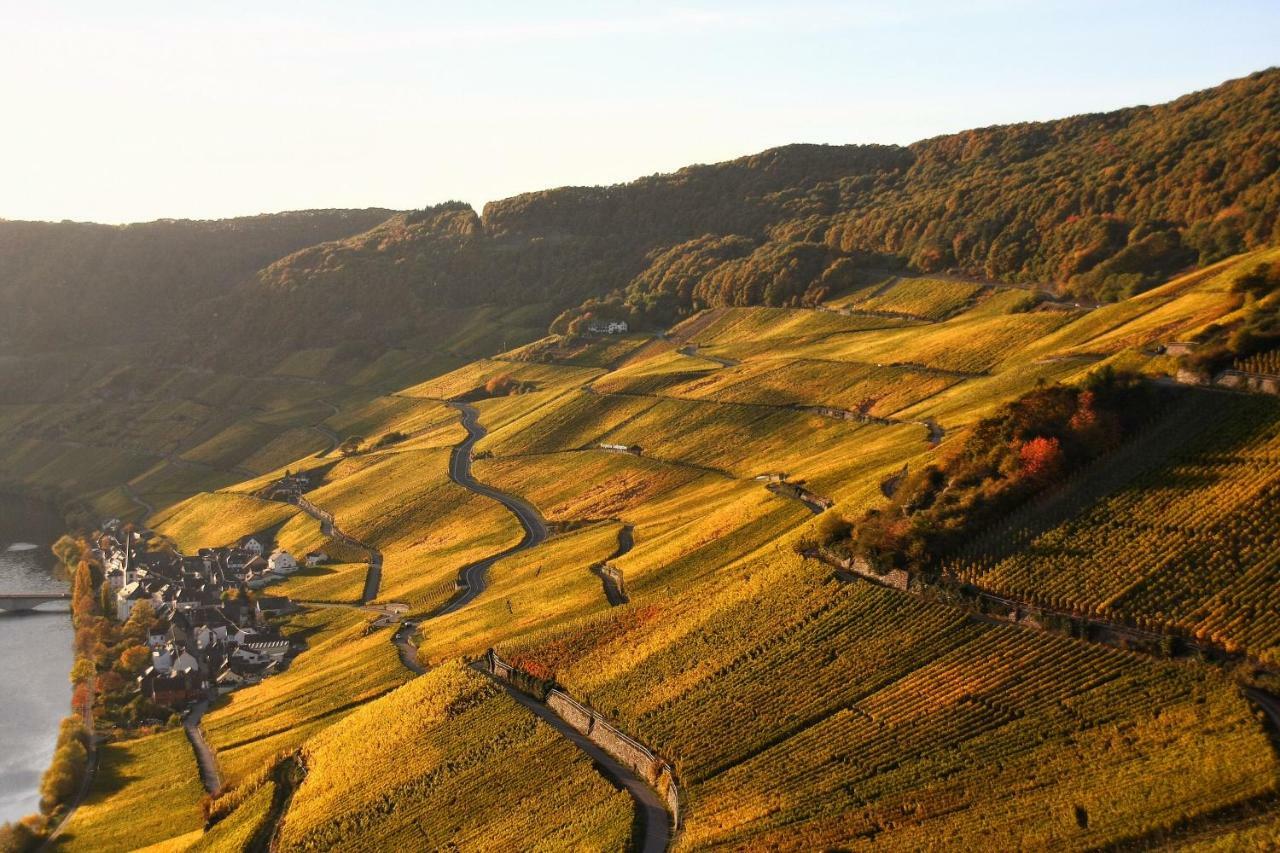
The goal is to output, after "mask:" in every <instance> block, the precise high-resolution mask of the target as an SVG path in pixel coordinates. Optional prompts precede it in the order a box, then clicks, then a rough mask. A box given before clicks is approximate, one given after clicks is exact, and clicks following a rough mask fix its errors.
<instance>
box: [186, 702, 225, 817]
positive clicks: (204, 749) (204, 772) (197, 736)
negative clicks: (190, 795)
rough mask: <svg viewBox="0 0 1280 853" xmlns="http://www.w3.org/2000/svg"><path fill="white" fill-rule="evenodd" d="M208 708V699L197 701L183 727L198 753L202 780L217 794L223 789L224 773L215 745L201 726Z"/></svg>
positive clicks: (210, 790)
mask: <svg viewBox="0 0 1280 853" xmlns="http://www.w3.org/2000/svg"><path fill="white" fill-rule="evenodd" d="M208 710H209V703H208V702H207V701H201V702H197V703H196V704H195V705H193V706H192V707H191V710H190V711H189V712H188V713H187V715H186V717H184V718H183V720H182V728H184V729H185V730H186V732H187V740H189V741H191V749H192V751H193V752H195V754H196V764H197V765H199V767H200V781H201V782H203V783H204V789H205V790H206V791H208V792H209V793H210V794H216V793H218V792H219V791H221V790H222V775H221V774H220V773H218V757H217V756H216V755H214V752H213V747H211V746H210V745H209V741H208V740H207V739H206V738H205V736H204V729H202V728H200V720H201V719H203V718H204V714H205V711H208Z"/></svg>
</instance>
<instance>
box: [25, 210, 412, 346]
mask: <svg viewBox="0 0 1280 853" xmlns="http://www.w3.org/2000/svg"><path fill="white" fill-rule="evenodd" d="M390 215H391V211H389V210H378V209H368V210H305V211H296V212H292V213H278V214H268V215H262V216H248V217H242V218H239V219H223V220H217V221H206V222H199V221H190V220H161V221H158V222H145V223H138V224H134V225H120V226H115V225H96V224H93V223H82V222H18V221H9V220H0V350H2V351H5V352H13V351H15V350H28V349H32V348H38V349H47V348H55V349H67V348H72V349H74V348H78V347H83V346H85V345H86V344H87V345H90V346H91V345H93V344H95V343H97V342H98V341H101V340H113V341H114V342H116V343H124V342H130V341H133V342H138V343H155V342H157V341H163V340H164V339H165V338H167V337H169V336H171V335H173V334H174V333H175V325H176V324H180V323H186V322H188V321H189V320H190V319H191V318H192V316H193V312H197V311H203V310H204V309H203V307H202V305H201V304H202V303H203V302H205V301H207V300H210V299H213V298H214V297H217V296H221V295H223V294H225V293H226V292H228V291H229V290H231V289H232V288H233V287H234V286H235V285H236V284H238V283H240V281H241V280H242V279H244V278H245V277H248V276H251V275H252V274H253V273H254V272H255V271H256V270H258V269H259V268H261V267H263V266H265V265H266V264H268V263H270V262H271V261H273V260H276V259H277V258H280V257H281V256H283V255H287V254H289V253H291V252H293V251H295V250H297V249H300V248H302V247H304V246H310V245H312V244H314V243H319V242H323V241H326V240H336V239H340V238H343V237H348V236H350V235H352V234H356V233H359V232H361V231H364V230H366V229H368V228H370V227H372V226H374V225H376V224H377V223H379V222H382V221H383V220H385V219H386V218H387V217H388V216H390ZM201 319H202V322H203V323H204V324H205V325H204V328H206V329H207V328H208V325H207V324H208V323H209V322H210V321H211V320H212V321H217V320H220V319H224V318H219V317H216V316H213V317H210V316H208V315H207V314H206V315H203V316H202V318H201Z"/></svg>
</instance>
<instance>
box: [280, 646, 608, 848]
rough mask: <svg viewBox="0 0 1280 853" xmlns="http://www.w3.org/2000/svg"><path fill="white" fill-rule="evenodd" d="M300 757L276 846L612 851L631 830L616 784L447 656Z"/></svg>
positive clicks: (316, 741)
mask: <svg viewBox="0 0 1280 853" xmlns="http://www.w3.org/2000/svg"><path fill="white" fill-rule="evenodd" d="M513 755H519V756H520V757H521V758H520V760H519V761H518V762H512V761H511V756H513ZM302 760H303V762H304V764H305V765H306V767H307V776H306V779H305V780H304V781H303V782H302V784H301V785H300V786H299V787H298V790H297V791H296V792H295V794H294V797H293V801H292V803H291V804H290V807H289V813H288V815H287V816H286V818H285V820H284V823H283V825H282V828H281V835H280V849H282V850H327V849H333V848H334V847H335V846H341V847H343V848H344V849H353V850H385V849H388V848H399V849H411V848H418V847H423V846H426V847H434V846H457V847H460V848H464V849H465V848H477V849H478V848H485V849H493V850H496V849H515V848H520V849H532V850H560V849H567V848H574V849H597V850H617V849H622V848H625V846H626V844H627V842H628V839H629V837H630V835H631V829H632V827H631V822H632V810H631V801H630V798H629V797H628V796H627V795H626V794H624V793H622V792H620V791H617V790H615V789H614V787H613V786H612V785H610V784H609V783H608V782H606V781H605V780H604V779H603V778H601V777H600V776H599V774H597V773H596V772H595V770H594V769H593V768H592V766H591V762H590V760H589V759H587V758H586V757H585V756H583V755H582V754H581V753H579V752H578V751H577V750H576V749H575V748H574V747H573V746H572V745H571V744H569V742H568V741H566V740H564V739H563V738H561V737H560V736H559V735H557V734H556V733H554V732H553V731H551V729H549V728H548V727H547V726H546V725H545V724H544V723H542V722H540V721H539V720H537V719H536V718H534V717H532V716H530V714H529V713H528V712H527V711H525V710H524V709H522V708H521V707H520V706H519V705H517V704H516V703H515V702H514V701H513V700H512V699H510V698H509V697H508V696H506V694H505V693H503V691H502V689H501V688H500V687H498V686H497V685H496V684H494V683H493V682H491V681H489V680H488V679H486V678H484V677H482V676H480V675H478V674H476V673H475V672H472V671H470V670H468V669H466V668H464V667H463V666H462V665H461V664H459V663H456V662H454V663H450V664H446V665H444V666H441V667H439V668H437V669H435V670H433V671H432V672H430V673H428V674H427V675H425V676H423V677H422V678H419V679H417V680H415V681H413V682H412V683H410V684H408V685H406V686H404V687H402V688H400V689H399V690H397V691H395V692H394V693H392V694H390V695H388V696H386V697H384V698H382V699H380V700H379V701H377V702H374V703H371V704H369V705H366V706H365V707H364V708H361V709H360V710H359V711H357V712H356V713H355V714H352V715H351V716H350V717H348V718H346V719H345V720H343V721H342V722H341V723H339V724H337V725H335V726H333V727H332V728H330V729H329V730H328V731H326V732H325V733H323V734H322V735H320V736H319V737H317V738H315V739H314V740H312V741H311V742H310V743H309V744H308V746H307V747H306V749H305V750H304V752H303V758H302ZM371 768H376V772H375V773H374V774H372V775H371V774H370V769H371Z"/></svg>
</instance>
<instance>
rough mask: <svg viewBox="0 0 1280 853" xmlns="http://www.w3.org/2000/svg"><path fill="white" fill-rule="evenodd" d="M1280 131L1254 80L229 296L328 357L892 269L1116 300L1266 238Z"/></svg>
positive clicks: (875, 154)
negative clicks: (478, 309)
mask: <svg viewBox="0 0 1280 853" xmlns="http://www.w3.org/2000/svg"><path fill="white" fill-rule="evenodd" d="M1277 119H1280V71H1276V70H1269V71H1265V72H1261V73H1258V74H1255V75H1253V76H1251V77H1249V78H1246V79H1242V80H1235V81H1232V82H1229V83H1226V84H1224V85H1222V86H1219V87H1217V88H1214V89H1210V90H1206V91H1204V92H1199V93H1196V94H1192V95H1188V96H1186V97H1183V98H1180V99H1178V100H1177V101H1174V102H1172V103H1170V104H1165V105H1162V106H1157V107H1134V108H1131V109H1125V110H1119V111H1116V112H1112V113H1104V114H1094V115H1083V116H1076V117H1072V118H1066V119H1061V120H1058V121H1051V122H1041V123H1027V124H1018V125H1009V126H1004V127H991V128H984V129H979V130H971V131H965V132H963V133H958V134H953V135H950V136H942V137H937V138H935V139H929V140H924V141H921V142H917V143H915V144H913V145H910V146H908V147H905V148H903V147H897V146H814V145H793V146H786V147H783V148H778V149H773V150H770V151H766V152H763V153H761V154H757V155H753V156H751V157H744V158H741V159H739V160H734V161H731V162H727V163H720V164H716V165H710V166H691V167H688V168H685V169H681V170H680V171H678V172H675V173H673V174H669V175H655V176H652V177H646V178H641V179H639V180H636V181H634V182H632V183H629V184H624V185H618V186H613V187H590V188H581V187H565V188H561V189H555V190H546V191H542V192H536V193H528V194H525V195H520V196H516V197H514V198H510V199H505V200H503V201H498V202H493V203H490V204H489V205H486V207H485V210H484V213H483V215H482V216H477V215H476V214H475V212H474V211H472V210H471V209H470V208H469V207H467V206H466V205H463V204H457V203H451V204H447V205H442V206H439V207H436V208H432V209H428V210H423V211H419V212H417V213H414V214H405V215H400V216H396V217H394V218H392V219H391V220H389V221H388V222H386V223H385V224H383V225H381V226H380V227H378V228H376V229H374V230H372V231H370V232H369V233H367V234H362V235H360V236H359V237H356V238H352V239H348V240H341V241H335V242H333V243H330V244H327V245H322V246H316V247H313V248H310V249H307V250H304V251H302V252H299V253H298V254H296V255H294V256H292V257H289V258H285V259H283V260H281V261H280V262H278V263H276V264H273V265H272V266H271V267H270V268H269V269H267V270H266V271H265V272H264V273H263V274H262V275H261V276H260V282H259V283H260V284H261V285H262V287H260V288H246V290H245V291H244V292H243V293H242V294H240V295H238V296H237V298H238V299H239V300H240V303H241V304H242V305H245V306H252V307H251V308H249V307H246V309H245V311H246V313H252V314H253V315H255V316H260V315H262V314H263V313H266V314H268V315H271V316H281V317H283V316H290V315H295V314H299V313H304V314H308V315H313V316H314V315H315V314H317V313H318V314H319V315H320V317H321V318H323V319H325V320H332V321H335V322H333V323H332V324H330V323H327V322H326V323H324V324H322V328H323V332H322V334H326V335H330V336H332V337H334V338H338V337H342V336H343V335H349V334H355V333H362V334H363V333H371V332H374V333H376V334H379V335H381V336H383V337H387V336H394V335H395V334H399V333H403V332H407V331H409V330H411V329H412V328H414V326H415V324H417V323H420V322H422V318H423V317H425V316H426V315H428V314H429V313H430V312H431V311H432V310H434V309H436V308H437V307H439V306H441V305H453V306H456V305H469V304H475V303H476V302H489V301H511V300H522V301H524V302H526V303H527V302H538V303H546V304H547V305H548V306H552V305H558V306H560V307H562V308H563V307H568V306H572V305H575V304H578V303H580V302H582V301H583V300H584V299H588V298H595V299H597V300H601V299H604V298H605V297H607V296H608V295H609V294H610V293H612V292H615V291H616V292H618V296H617V298H616V299H614V300H613V301H607V300H606V301H603V302H598V303H596V304H595V305H589V306H587V307H586V309H585V310H592V309H594V310H595V311H597V312H601V311H603V312H606V313H613V314H625V315H626V316H627V317H628V318H629V319H631V320H632V321H636V322H640V323H644V322H651V323H653V324H655V325H665V324H668V323H670V322H671V321H672V320H673V319H675V318H677V317H678V316H681V315H682V314H685V313H687V312H688V311H689V310H691V309H694V308H697V307H705V306H725V305H794V304H801V303H812V302H813V301H815V300H817V299H819V298H821V296H822V295H823V294H826V293H833V292H838V291H839V290H841V289H843V288H848V287H849V286H851V285H852V284H855V283H856V282H857V281H858V280H859V279H858V272H859V271H863V270H867V269H876V268H885V267H893V266H897V265H909V266H910V267H912V268H914V269H916V270H918V271H924V272H937V271H943V270H952V271H954V272H958V273H962V274H966V275H969V276H973V277H979V278H984V279H991V280H997V281H1005V282H1036V283H1041V284H1044V285H1047V286H1050V287H1053V288H1057V289H1060V290H1064V291H1066V292H1068V293H1070V294H1074V295H1076V296H1077V297H1090V298H1096V299H1100V300H1114V299H1116V298H1119V297H1121V296H1124V295H1131V294H1134V293H1138V292H1141V291H1143V290H1145V289H1147V288H1149V287H1151V286H1152V285H1153V284H1155V283H1156V282H1158V281H1161V280H1163V279H1165V278H1167V277H1168V276H1169V275H1171V274H1173V273H1174V272H1177V271H1179V270H1182V269H1186V268H1189V267H1193V266H1196V265H1202V264H1206V263H1210V262H1212V261H1216V260H1219V259H1221V258H1223V257H1226V256H1228V255H1231V254H1234V253H1236V252H1240V251H1243V250H1248V249H1252V248H1256V247H1258V246H1260V245H1264V244H1267V243H1270V242H1274V241H1275V240H1276V239H1277V236H1278V235H1277V216H1276V213H1277V208H1278V207H1280V177H1278V176H1277V170H1278V168H1280V121H1277ZM579 313H581V312H579ZM317 319H319V318H317ZM567 319H571V317H570V318H566V320H567ZM339 320H340V322H338V321H339Z"/></svg>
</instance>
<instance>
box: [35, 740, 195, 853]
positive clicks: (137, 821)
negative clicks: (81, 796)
mask: <svg viewBox="0 0 1280 853" xmlns="http://www.w3.org/2000/svg"><path fill="white" fill-rule="evenodd" d="M100 760H101V765H100V767H99V769H98V773H97V775H96V776H95V777H94V783H93V787H92V788H91V789H90V791H89V796H88V798H87V799H86V800H85V801H84V803H83V804H82V805H81V806H80V808H78V809H76V812H75V814H74V815H72V817H71V820H70V821H69V822H68V824H67V828H66V830H65V831H64V832H63V834H62V835H61V836H60V837H59V839H58V845H57V846H58V849H60V850H89V851H102V853H110V851H124V850H134V849H136V848H139V847H145V846H147V845H149V844H153V843H156V842H160V841H164V840H165V839H168V838H171V837H173V836H175V835H183V834H186V833H188V832H190V831H192V830H199V829H200V827H201V825H202V824H203V823H204V817H203V816H202V814H201V812H200V800H201V798H202V797H203V796H204V788H203V787H202V786H201V785H200V777H199V775H198V773H197V770H196V762H195V757H194V756H193V755H192V754H191V745H190V744H188V743H187V736H186V734H185V733H184V732H183V731H182V729H174V730H171V731H167V732H163V733H161V734H157V735H151V736H149V737H144V738H139V739H137V740H131V741H123V742H121V743H112V744H107V745H105V746H103V747H102V748H101V755H100Z"/></svg>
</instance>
